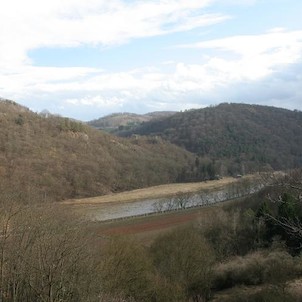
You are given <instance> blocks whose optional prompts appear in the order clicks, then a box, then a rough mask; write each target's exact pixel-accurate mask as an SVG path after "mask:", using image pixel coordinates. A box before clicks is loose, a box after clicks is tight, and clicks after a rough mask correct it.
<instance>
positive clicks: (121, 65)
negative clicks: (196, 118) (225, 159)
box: [0, 0, 302, 121]
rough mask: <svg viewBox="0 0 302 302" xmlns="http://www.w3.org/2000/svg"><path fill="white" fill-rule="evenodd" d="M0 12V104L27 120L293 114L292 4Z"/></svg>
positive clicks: (46, 4) (299, 45)
mask: <svg viewBox="0 0 302 302" xmlns="http://www.w3.org/2000/svg"><path fill="white" fill-rule="evenodd" d="M1 2H2V3H1V10H0V97H3V98H8V99H13V100H15V101H16V102H18V103H20V104H23V105H25V106H27V107H29V108H30V109H32V110H33V111H36V112H39V111H41V110H43V109H48V110H49V111H51V112H52V113H56V114H60V115H62V116H68V117H72V118H77V119H80V120H84V121H87V120H91V119H95V118H98V117H101V116H104V115H107V114H110V113H113V112H136V113H146V112H150V111H159V110H185V109H190V108H203V107H206V106H209V105H215V104H218V103H221V102H242V103H253V104H261V105H270V106H277V107H284V108H288V109H298V110H302V89H301V87H302V72H301V71H302V21H301V13H302V1H300V0H144V1H143V0H136V1H135V0H111V1H108V0H107V1H105V0H85V1H83V0H52V1H45V0H27V1H23V0H10V1H1Z"/></svg>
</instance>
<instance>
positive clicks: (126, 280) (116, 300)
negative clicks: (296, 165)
mask: <svg viewBox="0 0 302 302" xmlns="http://www.w3.org/2000/svg"><path fill="white" fill-rule="evenodd" d="M297 177H298V178H297ZM301 184H302V183H301V171H295V174H292V175H290V177H289V178H284V179H282V181H280V178H279V179H278V183H277V184H276V186H275V187H273V188H272V187H268V188H266V189H264V190H262V191H261V192H259V193H257V194H255V195H253V196H251V197H249V198H248V199H245V200H241V201H240V200H237V201H235V202H233V203H230V204H228V205H226V206H224V207H217V208H216V209H215V210H213V211H212V212H209V215H208V216H204V219H203V220H200V221H199V223H198V224H195V225H192V226H187V227H185V228H179V229H174V230H173V231H170V232H167V233H164V234H162V235H160V236H159V237H157V238H156V239H155V240H154V241H153V242H152V243H151V244H150V245H148V246H145V245H142V244H141V243H140V242H139V241H138V240H137V239H135V238H132V239H131V238H129V237H122V236H113V237H108V236H106V237H104V236H99V231H98V228H97V225H96V224H87V222H81V220H79V218H78V217H76V216H73V215H72V216H71V215H70V213H68V212H66V211H64V210H63V208H60V209H58V206H56V207H50V206H49V207H46V208H45V206H43V207H41V206H40V207H37V206H32V205H30V206H21V205H20V203H17V204H16V203H14V202H13V200H11V199H10V198H9V197H8V196H6V198H5V197H4V196H2V198H1V205H0V206H1V211H0V301H2V302H13V301H14V302H19V301H20V302H21V301H22V302H24V301H28V302H29V301H37V302H40V301H41V302H42V301H43V302H45V301H47V302H59V301H60V302H63V301H64V302H65V301H66V302H68V301H70V302H71V301H72V302H76V301H77V302H80V301H91V302H93V301H95V302H105V301H106V302H122V301H124V302H125V301H126V302H134V301H137V302H143V301H146V302H147V301H154V302H158V301H162V302H169V301H171V302H172V301H173V302H175V301H179V302H189V301H221V302H223V301H224V302H227V301H229V302H235V301H236V302H239V301H242V302H243V301H301V293H300V294H298V293H295V292H294V291H293V290H292V289H291V288H290V283H293V282H294V281H295V280H296V279H299V278H301V275H302V265H301V261H300V256H299V255H300V251H301V245H300V242H301V238H302V237H301V234H302V232H301V231H302V228H301V225H302V215H301V210H299V211H298V209H300V207H301V205H300V204H299V199H300V194H301V192H302V187H301ZM280 193H281V195H280ZM279 197H280V198H279ZM273 200H276V201H278V202H277V203H270V202H271V201H273ZM297 228H299V229H297ZM293 230H298V232H293ZM288 239H290V240H288Z"/></svg>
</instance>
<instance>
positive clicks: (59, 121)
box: [0, 101, 193, 202]
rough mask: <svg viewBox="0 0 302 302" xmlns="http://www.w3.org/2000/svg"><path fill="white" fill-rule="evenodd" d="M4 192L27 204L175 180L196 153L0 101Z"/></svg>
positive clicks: (0, 163) (0, 177)
mask: <svg viewBox="0 0 302 302" xmlns="http://www.w3.org/2000/svg"><path fill="white" fill-rule="evenodd" d="M0 126H1V130H0V186H1V187H0V190H1V193H2V194H7V193H12V192H13V193H14V194H15V195H18V196H20V199H22V200H26V201H28V202H30V201H32V200H34V199H37V200H45V201H49V200H61V199H65V198H73V197H85V196H87V197H88V196H96V195H101V194H105V193H109V192H118V191H124V190H129V189H134V188H142V187H146V186H150V185H157V184H163V183H170V182H175V181H176V180H177V179H178V177H179V173H180V171H181V170H182V169H184V168H186V167H187V166H188V165H189V164H190V163H191V162H192V161H193V155H192V154H190V153H189V152H186V151H184V150H182V149H181V148H179V147H177V146H174V145H172V144H170V143H166V142H164V141H163V140H161V139H147V138H141V139H130V140H129V139H123V138H117V137H114V136H111V135H109V134H106V133H104V132H102V131H99V130H96V129H93V128H91V127H89V126H87V125H85V124H83V123H80V122H77V121H72V120H69V119H67V118H61V117H56V116H49V117H47V118H46V117H43V116H41V115H38V114H35V113H33V112H31V111H30V110H28V109H27V108H24V107H22V106H20V105H18V104H16V103H14V102H11V101H0Z"/></svg>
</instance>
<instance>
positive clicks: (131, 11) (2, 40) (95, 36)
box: [0, 0, 227, 68]
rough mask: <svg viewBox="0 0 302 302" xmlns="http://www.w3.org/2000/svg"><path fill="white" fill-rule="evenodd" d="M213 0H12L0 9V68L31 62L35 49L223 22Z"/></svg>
mask: <svg viewBox="0 0 302 302" xmlns="http://www.w3.org/2000/svg"><path fill="white" fill-rule="evenodd" d="M212 1H213V0H199V1H196V0H169V1H167V0H161V1H150V0H149V1H133V2H129V1H128V2H126V1H121V0H110V1H107V0H106V1H105V0H85V1H82V0H52V1H47V0H27V1H24V0H10V1H6V2H5V3H2V4H1V10H0V67H1V68H5V67H7V68H11V67H12V66H19V65H20V64H21V65H23V64H30V61H29V60H28V58H27V52H28V51H29V50H31V49H36V48H39V47H71V46H79V45H82V44H88V45H103V46H104V45H113V44H121V43H125V42H126V41H128V40H129V39H133V38H141V37H150V36H156V35H163V34H167V33H172V32H177V31H186V30H190V29H193V28H196V27H200V26H206V25H210V24H214V23H218V22H222V21H223V20H225V19H226V18H227V17H226V16H223V15H220V14H205V15H203V14H202V12H201V11H200V10H201V9H203V8H205V7H206V6H208V5H209V4H210V3H211V2H212Z"/></svg>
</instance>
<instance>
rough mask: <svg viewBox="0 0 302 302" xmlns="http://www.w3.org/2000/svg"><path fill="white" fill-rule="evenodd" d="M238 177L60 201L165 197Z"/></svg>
mask: <svg viewBox="0 0 302 302" xmlns="http://www.w3.org/2000/svg"><path fill="white" fill-rule="evenodd" d="M254 177H255V176H253V175H247V176H244V178H245V179H252V178H254ZM237 181H238V179H236V178H233V177H225V178H223V179H220V180H212V181H203V182H198V183H196V182H195V183H177V184H166V185H160V186H154V187H149V188H144V189H137V190H133V191H127V192H122V193H115V194H109V195H103V196H97V197H90V198H81V199H70V200H66V201H64V202H62V204H65V205H80V204H102V203H110V202H114V203H116V202H132V201H137V200H144V199H156V198H166V197H171V196H174V195H175V194H177V193H195V192H199V191H202V190H217V189H220V188H223V187H224V186H226V185H228V184H231V183H234V182H237Z"/></svg>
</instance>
